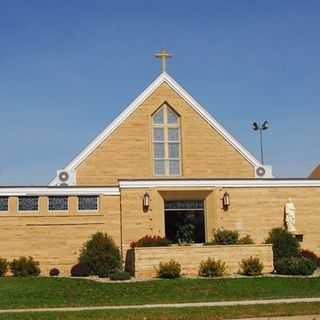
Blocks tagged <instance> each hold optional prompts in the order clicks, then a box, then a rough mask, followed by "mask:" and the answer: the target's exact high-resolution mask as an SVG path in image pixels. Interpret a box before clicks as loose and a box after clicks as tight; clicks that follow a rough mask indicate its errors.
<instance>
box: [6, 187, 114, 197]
mask: <svg viewBox="0 0 320 320" xmlns="http://www.w3.org/2000/svg"><path fill="white" fill-rule="evenodd" d="M78 195H80V196H81V195H88V196H89V195H96V196H99V195H108V196H118V195H120V191H119V188H117V187H104V188H103V187H91V188H90V187H83V188H81V187H80V188H63V187H55V188H54V187H5V188H2V187H0V196H78Z"/></svg>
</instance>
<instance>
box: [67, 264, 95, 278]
mask: <svg viewBox="0 0 320 320" xmlns="http://www.w3.org/2000/svg"><path fill="white" fill-rule="evenodd" d="M70 273H71V277H88V276H90V269H89V267H88V266H87V265H86V264H84V263H77V264H75V265H74V266H73V267H72V268H71V270H70Z"/></svg>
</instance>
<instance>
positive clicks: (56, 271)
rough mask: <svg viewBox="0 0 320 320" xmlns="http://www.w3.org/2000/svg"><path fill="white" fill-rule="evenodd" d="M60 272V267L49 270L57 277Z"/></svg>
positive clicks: (51, 274)
mask: <svg viewBox="0 0 320 320" xmlns="http://www.w3.org/2000/svg"><path fill="white" fill-rule="evenodd" d="M59 274H60V270H59V269H58V268H52V269H50V271H49V275H50V276H51V277H57V276H58V275H59Z"/></svg>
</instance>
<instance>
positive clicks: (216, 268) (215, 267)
mask: <svg viewBox="0 0 320 320" xmlns="http://www.w3.org/2000/svg"><path fill="white" fill-rule="evenodd" d="M225 272H226V264H225V262H222V261H221V260H215V259H211V258H208V259H207V260H204V261H201V263H200V268H199V276H200V277H222V276H223V275H224V274H225Z"/></svg>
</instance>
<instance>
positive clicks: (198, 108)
mask: <svg viewBox="0 0 320 320" xmlns="http://www.w3.org/2000/svg"><path fill="white" fill-rule="evenodd" d="M162 83H166V84H168V85H169V86H170V87H171V88H172V89H173V90H174V91H175V92H176V93H177V94H179V95H180V96H181V97H182V98H183V99H184V100H185V101H186V102H187V103H188V104H189V105H190V106H191V107H192V108H193V109H194V110H195V111H196V112H198V113H199V115H200V116H201V117H202V118H203V119H204V120H205V121H207V122H208V124H209V125H210V126H211V127H213V128H214V129H215V130H216V131H217V132H219V133H220V134H221V135H222V136H223V137H224V139H225V140H226V141H228V142H229V143H230V144H231V145H232V146H233V147H234V148H235V149H236V150H237V151H238V152H239V153H240V154H241V155H242V156H243V157H244V158H245V159H247V160H248V161H249V162H250V163H251V164H252V165H253V166H260V165H261V163H260V161H258V160H257V159H256V158H255V157H254V156H253V155H252V154H251V153H250V152H249V151H248V150H247V149H246V148H245V147H244V146H243V145H242V144H241V143H240V142H239V141H237V140H236V139H235V138H234V137H233V136H232V135H231V134H230V133H229V132H228V131H227V130H226V129H225V128H224V127H223V126H222V125H221V124H220V123H219V122H218V121H217V120H216V119H215V118H214V117H213V116H212V115H210V114H209V113H208V112H207V111H206V110H205V109H204V108H203V107H202V106H201V105H200V104H199V103H198V102H197V101H196V100H195V99H194V98H193V97H192V96H191V95H190V94H189V93H188V92H187V91H186V90H185V89H184V88H182V87H181V86H180V85H179V84H178V83H177V82H176V81H175V80H174V79H173V78H172V77H170V76H169V75H168V74H167V73H166V72H163V73H161V74H160V75H159V76H158V77H157V78H156V79H155V80H154V81H153V82H152V83H151V84H150V85H149V86H148V87H147V88H146V89H145V90H144V91H143V92H142V93H141V94H140V95H139V96H138V97H137V98H136V99H135V100H134V101H133V102H132V103H131V104H130V105H129V106H128V107H127V108H126V109H125V110H124V111H122V112H121V113H120V115H119V116H118V117H117V118H116V119H115V120H113V121H112V122H111V124H110V125H109V126H107V127H106V129H104V130H103V131H102V132H101V133H100V134H99V135H98V136H97V137H96V138H95V139H94V140H93V141H92V142H91V143H90V144H89V145H88V146H87V147H86V148H85V149H84V150H83V151H82V152H81V153H80V154H79V155H78V156H76V157H75V158H74V159H73V160H72V161H71V162H70V163H69V164H68V165H67V166H66V167H65V168H64V169H63V170H74V169H76V168H77V167H78V166H79V165H80V164H81V162H82V161H83V160H85V159H86V158H87V157H88V156H89V155H90V154H91V153H92V152H93V151H94V150H95V149H96V148H97V147H98V146H99V145H100V144H101V143H102V142H103V141H104V140H105V139H107V138H108V137H109V136H110V135H111V134H112V132H113V131H114V130H116V129H117V128H118V127H119V126H120V125H121V124H122V123H123V122H124V121H125V120H126V119H127V118H128V117H129V116H130V115H131V114H132V113H133V112H134V111H135V110H136V109H137V108H138V107H139V106H140V105H141V104H142V103H143V102H144V101H145V100H146V99H147V98H148V97H149V96H150V95H151V94H152V93H153V92H154V91H155V90H156V89H157V88H158V87H159V86H160V85H161V84H162ZM57 183H58V180H57V178H54V179H53V180H52V181H51V182H50V185H55V184H57Z"/></svg>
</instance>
